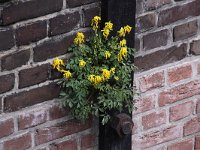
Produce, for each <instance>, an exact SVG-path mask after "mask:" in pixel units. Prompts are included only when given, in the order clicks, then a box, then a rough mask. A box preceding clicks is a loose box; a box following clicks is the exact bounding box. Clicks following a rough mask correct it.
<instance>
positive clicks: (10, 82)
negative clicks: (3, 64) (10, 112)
mask: <svg viewBox="0 0 200 150" xmlns="http://www.w3.org/2000/svg"><path fill="white" fill-rule="evenodd" d="M0 83H1V84H0V94H1V93H4V92H7V91H10V90H11V89H13V87H14V84H15V75H14V74H7V75H3V76H0Z"/></svg>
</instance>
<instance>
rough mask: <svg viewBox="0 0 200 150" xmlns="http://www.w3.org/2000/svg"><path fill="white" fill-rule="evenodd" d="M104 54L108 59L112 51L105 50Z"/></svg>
mask: <svg viewBox="0 0 200 150" xmlns="http://www.w3.org/2000/svg"><path fill="white" fill-rule="evenodd" d="M104 56H105V58H106V59H108V58H110V56H111V53H110V52H109V51H105V53H104Z"/></svg>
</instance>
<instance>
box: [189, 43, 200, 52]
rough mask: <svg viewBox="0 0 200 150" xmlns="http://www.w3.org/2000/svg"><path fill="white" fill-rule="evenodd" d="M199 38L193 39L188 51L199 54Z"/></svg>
mask: <svg viewBox="0 0 200 150" xmlns="http://www.w3.org/2000/svg"><path fill="white" fill-rule="evenodd" d="M199 47H200V40H196V41H193V42H192V43H191V44H190V53H192V54H193V55H200V48H199Z"/></svg>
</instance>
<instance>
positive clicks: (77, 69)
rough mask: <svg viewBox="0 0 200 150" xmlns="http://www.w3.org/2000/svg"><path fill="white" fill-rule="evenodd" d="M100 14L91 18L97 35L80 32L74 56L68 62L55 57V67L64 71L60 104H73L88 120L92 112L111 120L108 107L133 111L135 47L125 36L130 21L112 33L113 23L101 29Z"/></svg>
mask: <svg viewBox="0 0 200 150" xmlns="http://www.w3.org/2000/svg"><path fill="white" fill-rule="evenodd" d="M100 21H101V18H100V17H99V16H95V17H94V18H93V19H92V23H91V25H92V28H93V30H94V33H95V34H94V35H92V36H90V37H89V39H87V40H86V39H85V35H84V34H83V33H82V32H78V33H77V35H76V37H75V39H74V44H72V45H71V47H70V48H69V51H71V52H73V57H72V58H71V59H70V60H69V62H68V63H66V64H65V63H64V62H63V60H61V59H58V58H56V59H55V60H54V62H53V68H55V69H57V71H59V72H61V73H62V74H63V78H62V79H60V81H59V84H60V85H61V88H62V91H61V93H60V96H61V97H62V101H61V105H62V106H64V107H66V106H68V107H70V109H71V112H72V114H73V115H74V117H76V118H77V119H80V120H83V121H84V120H86V119H87V118H89V116H90V115H95V116H98V117H99V116H100V117H102V124H105V123H107V122H108V121H109V119H110V115H109V113H108V112H109V110H112V109H115V110H119V111H122V110H123V109H124V108H127V109H128V110H129V112H131V111H132V109H133V106H134V103H133V93H134V92H133V87H132V84H131V81H132V76H131V73H132V71H133V69H134V66H133V64H132V62H131V58H132V56H133V52H134V49H132V48H129V47H127V45H126V39H125V36H126V35H127V34H129V33H130V32H131V29H132V28H131V27H130V26H129V25H127V26H125V27H122V28H121V29H120V30H119V31H118V33H117V35H116V36H112V37H110V33H111V31H112V30H113V24H112V23H111V22H106V23H105V26H104V28H103V29H102V30H100Z"/></svg>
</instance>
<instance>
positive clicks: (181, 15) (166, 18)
mask: <svg viewBox="0 0 200 150" xmlns="http://www.w3.org/2000/svg"><path fill="white" fill-rule="evenodd" d="M199 6H200V1H198V0H196V1H193V2H191V3H189V4H185V5H180V6H175V7H172V8H169V9H165V10H163V11H161V12H160V13H159V16H158V25H159V26H164V25H169V24H171V23H174V22H176V21H178V20H182V19H185V18H188V17H193V16H198V15H199V12H200V7H199Z"/></svg>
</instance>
